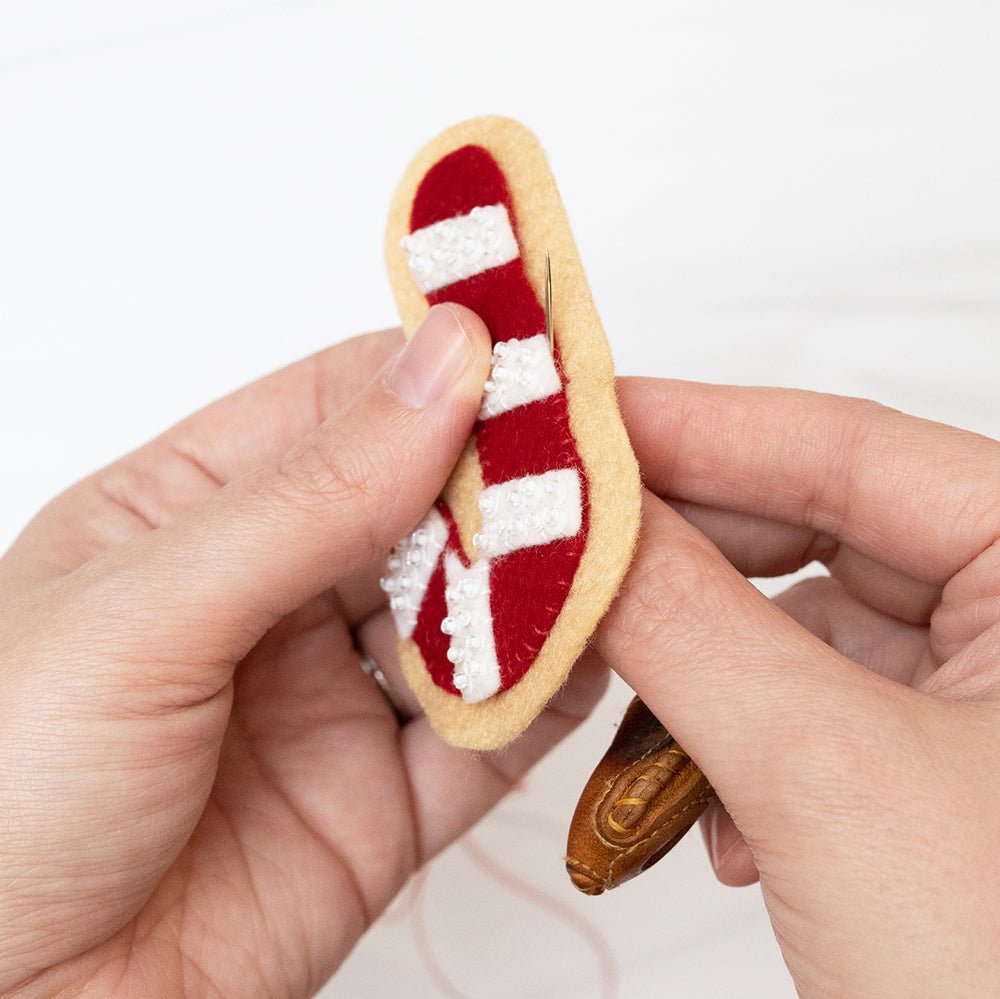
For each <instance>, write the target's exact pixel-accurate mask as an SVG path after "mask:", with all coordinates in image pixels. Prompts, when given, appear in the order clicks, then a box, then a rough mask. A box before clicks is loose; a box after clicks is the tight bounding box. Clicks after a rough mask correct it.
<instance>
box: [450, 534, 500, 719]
mask: <svg viewBox="0 0 1000 999" xmlns="http://www.w3.org/2000/svg"><path fill="white" fill-rule="evenodd" d="M444 571H445V579H446V580H447V587H446V589H445V591H444V598H445V602H446V604H447V606H448V616H447V617H446V618H445V619H444V620H443V621H442V622H441V630H442V631H443V632H444V633H445V634H446V635H448V636H449V637H450V643H449V647H448V659H449V660H450V661H451V663H452V665H453V666H454V672H453V674H452V679H453V682H454V684H455V686H456V687H457V688H458V691H459V693H460V694H461V695H462V700H464V701H465V702H466V703H468V704H474V703H475V702H477V701H482V700H485V699H486V698H487V697H492V696H493V694H495V693H496V692H497V691H498V690H499V689H500V663H499V662H498V661H497V650H496V643H495V642H494V640H493V617H492V614H491V611H490V563H489V559H480V560H479V561H478V562H476V563H475V564H473V565H472V566H471V567H469V568H468V569H467V568H466V567H465V566H464V565H463V564H462V562H461V560H460V559H459V558H458V556H457V555H456V554H455V553H454V552H448V553H447V555H445V560H444Z"/></svg>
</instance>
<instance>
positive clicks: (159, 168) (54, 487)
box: [0, 0, 1000, 999]
mask: <svg viewBox="0 0 1000 999" xmlns="http://www.w3.org/2000/svg"><path fill="white" fill-rule="evenodd" d="M998 51H1000V8H997V6H996V5H995V4H993V3H991V2H974V0H949V2H931V0H840V2H838V3H836V4H830V3H823V4H819V3H810V2H802V0H796V2H793V0H785V2H781V0H757V2H746V0H701V2H698V3H692V2H683V0H640V2H631V3H617V4H614V3H610V4H609V3H602V4H594V3H588V2H578V3H575V4H568V3H567V4H558V5H557V4H546V3H544V2H540V0H531V2H525V0H505V2H503V3H497V4H493V5H486V4H474V3H470V2H468V0H465V2H453V0H449V2H433V0H427V2H424V3H420V4H417V3H413V2H404V0H395V2H381V3H378V2H364V3H362V2H349V0H339V2H338V0H326V2H320V0H312V2H310V0H299V2H285V3H279V2H265V0H197V2H196V0H145V2H143V3H141V4H136V3H132V2H127V0H90V2H88V3H86V4H80V3H73V2H69V0H6V2H4V3H2V4H0V345H2V351H0V455H2V460H3V473H2V475H0V484H2V488H0V542H2V543H3V545H4V546H6V543H8V542H9V541H10V540H11V539H12V538H13V537H14V535H15V534H16V532H17V531H18V530H19V528H20V527H21V526H22V525H23V523H24V522H25V521H26V520H27V519H28V518H29V517H30V516H31V514H32V513H33V512H34V511H35V509H36V508H37V507H38V506H39V505H41V504H42V503H43V502H44V501H45V500H46V499H48V498H49V497H50V496H51V495H53V494H54V493H55V492H57V491H59V490H60V489H62V488H63V487H65V486H66V485H68V484H69V483H71V482H72V481H73V480H74V479H76V478H78V477H80V476H82V475H84V474H85V473H87V472H88V471H90V470H92V469H93V468H95V467H97V466H98V465H100V464H103V463H105V462H108V461H110V460H112V459H114V458H116V457H117V456H119V455H120V454H122V453H123V452H125V451H127V450H129V449H131V448H133V447H134V446H136V445H138V444H140V443H142V442H143V441H144V440H146V439H147V438H148V437H150V436H152V435H154V434H155V433H157V432H158V431H159V430H161V429H163V428H165V427H166V426H168V425H169V424H171V423H173V422H175V421H176V420H177V419H179V418H181V417H183V416H184V415H186V414H187V413H188V412H189V411H192V410H194V409H196V408H199V407H200V406H201V405H203V404H204V403H206V402H208V401H210V400H211V399H212V398H214V397H216V396H218V395H220V394H222V393H224V392H226V391H228V390H230V389H232V388H235V387H237V386H238V385H240V384H242V383H244V382H246V381H247V380H249V379H251V378H254V377H256V376H258V375H261V374H263V373H265V372H267V371H269V370H271V369H273V368H275V367H277V366H280V365H282V364H285V363H287V362H288V361H290V360H292V359H294V358H296V357H299V356H301V355H304V354H307V353H309V352H312V351H313V350H316V349H318V348H320V347H322V346H325V345H326V344H328V343H330V342H332V341H335V340H339V339H342V338H344V337H346V336H348V335H351V334H353V333H355V332H360V331H364V330H369V329H374V328H379V327H383V326H388V325H393V324H394V323H395V309H394V305H393V301H392V297H391V294H390V291H389V287H388V283H387V281H386V278H385V276H384V273H383V268H382V261H381V239H382V228H383V224H384V220H385V214H386V207H387V202H388V199H389V197H390V195H391V192H392V190H393V188H394V186H395V184H396V181H397V179H398V177H399V174H400V173H401V171H402V170H403V168H404V167H405V165H406V164H407V163H408V161H409V159H410V157H411V156H412V154H413V153H414V152H415V151H416V150H417V149H418V148H419V147H420V146H421V145H422V144H423V143H424V142H425V141H426V140H428V139H429V138H431V137H432V136H433V135H435V134H436V133H437V132H438V131H440V130H442V129H443V128H445V127H447V126H448V125H451V124H453V123H455V122H457V121H459V120H461V119H463V118H467V117H471V116H474V115H478V114H483V113H502V114H506V115H509V116H511V117H515V118H518V119H520V120H521V121H523V122H524V123H525V124H527V125H528V126H529V127H531V128H532V129H533V130H534V131H535V132H536V133H537V134H538V136H539V137H540V138H541V140H542V142H543V144H544V145H545V147H546V149H547V151H548V154H549V157H550V161H551V163H552V166H553V169H554V171H555V173H556V177H557V179H558V181H559V183H560V187H561V189H562V193H563V196H564V200H565V202H566V205H567V208H568V211H569V214H570V218H571V221H572V223H573V226H574V230H575V233H576V236H577V240H578V243H579V246H580V250H581V255H582V257H583V260H584V264H585V266H586V267H587V270H588V273H589V276H590V279H591V283H592V287H593V291H594V294H595V297H596V300H597V304H598V307H599V309H600V311H601V313H602V316H603V319H604V322H605V326H606V328H607V330H608V334H609V337H610V339H611V342H612V347H613V349H614V352H615V355H616V358H617V362H618V367H619V370H620V371H622V372H623V373H644V374H663V375H671V376H680V377H685V378H694V379H701V380H710V381H721V382H741V383H768V384H784V385H795V386H802V387H807V388H815V389H822V390H826V391H833V392H838V393H848V394H853V395H864V396H869V397H874V398H877V399H879V400H881V401H883V402H886V403H889V404H891V405H894V406H897V407H899V408H902V409H906V410H909V411H911V412H916V413H919V414H921V415H925V416H930V417H933V418H936V419H941V420H944V421H947V422H951V423H957V424H959V425H963V426H966V427H969V428H972V429H976V430H979V431H981V432H983V433H986V434H989V435H991V436H998V435H1000V406H998V405H997V402H996V399H995V398H994V385H995V382H996V376H997V371H998V364H997V362H998V360H1000V198H998V197H997V186H998V179H1000V120H998V116H1000V112H998V97H1000V57H998ZM556 293H557V294H558V289H557V290H556ZM665 446H669V442H665ZM626 700H627V692H625V691H623V690H622V689H621V688H616V689H615V690H614V691H613V692H612V694H611V695H610V696H609V698H608V700H607V701H606V702H605V703H604V704H603V705H602V707H601V709H600V710H599V711H598V713H597V714H596V715H595V717H594V718H593V719H592V720H591V721H590V722H589V723H588V724H587V725H586V726H584V728H583V729H582V731H581V732H580V733H578V734H577V735H576V736H575V737H574V738H573V739H572V740H571V741H570V742H569V743H568V744H567V745H566V746H565V747H563V749H562V750H560V751H559V752H558V753H557V754H556V755H555V756H553V757H552V758H551V759H550V760H549V761H547V762H546V764H544V765H543V766H542V767H541V768H540V769H539V770H538V771H536V773H535V774H533V775H532V776H531V777H530V778H529V780H528V781H527V783H526V785H525V787H524V788H523V790H522V791H521V792H519V793H518V794H516V795H515V796H513V797H512V798H511V799H510V800H509V801H508V802H507V803H505V804H504V805H503V806H502V807H501V808H500V809H499V810H498V811H497V812H496V813H495V814H494V816H492V817H491V818H490V819H488V820H487V821H486V822H484V823H483V824H482V825H481V826H480V827H479V828H478V829H477V830H476V831H475V832H474V834H473V838H472V841H471V843H469V844H459V845H458V846H456V847H455V848H454V849H453V850H451V851H450V852H449V853H447V854H446V855H444V856H443V857H442V858H441V859H440V860H439V861H438V862H437V863H435V864H434V865H433V866H432V867H431V869H430V871H429V872H428V874H427V877H426V881H425V882H424V883H423V885H422V888H421V889H420V891H419V892H418V891H417V890H416V889H411V890H410V891H408V892H407V893H406V894H405V895H404V896H403V898H402V899H401V900H400V901H399V903H398V904H397V905H396V906H395V907H394V909H393V910H392V911H391V912H390V913H389V914H388V916H387V918H386V919H385V920H383V922H382V924H380V925H379V926H377V927H376V928H375V929H374V930H373V931H372V932H371V933H370V935H369V936H368V937H367V938H366V939H365V940H364V941H363V942H362V944H361V945H360V946H359V948H358V950H357V951H356V952H355V954H354V955H353V957H352V958H351V959H350V960H349V962H348V963H347V965H346V966H345V967H344V968H343V970H342V972H341V974H340V975H339V976H338V977H337V978H335V979H334V981H333V982H332V983H331V984H330V985H329V986H328V990H327V992H325V993H324V995H329V996H350V997H367V996H380V997H381V996H393V995H403V994H405V995H407V996H412V997H414V999H418V997H437V996H442V995H445V996H448V995H465V996H470V997H476V999H479V997H510V996H546V997H559V996H566V997H573V999H589V997H607V996H611V995H618V996H620V997H626V999H630V997H640V999H642V997H646V996H654V995H672V996H678V997H683V999H705V997H715V996H726V997H730V996H745V997H769V999H773V997H778V999H781V997H790V996H792V995H793V989H792V987H791V984H790V982H789V980H788V978H787V975H786V972H785V970H784V967H783V965H782V963H781V958H780V955H779V953H778V951H777V948H776V946H775V944H774V942H773V939H772V937H771V934H770V931H769V927H768V924H767V920H766V916H765V914H764V912H763V908H762V905H761V901H760V896H759V893H758V891H757V890H756V889H755V888H750V889H745V890H729V889H723V888H720V887H719V886H717V885H716V884H715V883H714V882H713V879H712V877H711V873H710V871H709V868H708V864H707V861H706V860H705V857H704V855H703V852H702V849H701V845H700V842H699V841H698V839H697V838H696V837H690V838H689V840H688V841H685V843H684V844H683V845H682V847H681V848H679V849H678V851H677V852H676V853H675V854H674V855H673V856H672V857H671V858H670V859H668V860H667V861H664V862H663V863H662V864H661V865H660V866H659V867H658V868H656V869H655V870H654V871H653V872H651V873H650V874H648V875H646V876H644V878H642V879H640V880H639V881H638V882H634V883H633V884H631V885H628V886H625V887H623V888H622V889H621V890H620V891H619V892H616V893H613V894H612V895H610V896H605V897H602V898H599V899H587V898H584V897H582V896H577V895H576V894H575V893H574V892H573V891H572V889H571V888H570V887H569V886H568V882H567V880H566V878H565V875H564V874H563V871H562V865H561V860H560V857H561V852H562V849H563V840H564V835H565V827H566V824H567V822H568V819H569V815H570V814H571V812H572V808H573V805H574V803H575V800H576V795H577V793H578V791H579V789H580V786H581V785H582V782H583V780H584V779H585V777H586V775H587V774H588V773H589V771H590V768H591V766H592V764H593V762H594V761H595V760H596V759H597V757H598V756H599V755H600V753H601V752H603V749H604V748H605V745H606V743H607V741H608V740H609V738H610V735H611V732H612V726H613V723H614V721H615V719H616V717H617V715H618V712H619V710H620V709H621V708H622V707H623V705H624V703H625V701H626ZM483 850H485V852H486V853H487V855H488V856H490V857H492V858H493V860H494V861H496V862H498V863H500V864H501V865H503V867H504V868H505V869H506V870H507V872H508V873H507V874H506V875H503V876H500V877H498V875H497V873H496V872H495V871H486V870H484V868H483V866H482V864H481V863H479V862H477V859H476V858H477V857H478V853H477V852H476V851H483ZM514 879H520V881H523V882H525V883H526V884H527V885H530V886H531V888H532V890H535V891H538V892H540V893H541V897H540V898H534V897H528V895H527V894H526V893H525V891H523V890H521V888H520V887H519V882H518V881H516V880H514ZM845 959H849V956H845ZM442 976H445V977H446V978H447V979H448V981H450V982H451V983H452V984H451V985H448V984H446V983H445V982H444V980H443V978H442Z"/></svg>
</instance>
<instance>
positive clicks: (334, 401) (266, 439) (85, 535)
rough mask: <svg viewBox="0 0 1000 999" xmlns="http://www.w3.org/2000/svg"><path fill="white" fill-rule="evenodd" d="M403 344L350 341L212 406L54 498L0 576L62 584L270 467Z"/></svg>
mask: <svg viewBox="0 0 1000 999" xmlns="http://www.w3.org/2000/svg"><path fill="white" fill-rule="evenodd" d="M402 343H403V334H402V331H401V330H386V331H384V332H381V333H371V334H368V335H366V336H360V337H355V338H354V339H351V340H346V341H344V342H343V343H339V344H336V345H335V346H333V347H330V348H328V349H327V350H324V351H321V352H320V353H318V354H315V355H313V356H312V357H308V358H305V359H303V360H301V361H298V362H296V363H295V364H292V365H289V366H288V367H286V368H283V369H282V370H280V371H276V372H274V373H272V374H270V375H268V376H266V377H265V378H262V379H260V380H259V381H256V382H254V383H252V384H250V385H247V386H245V387H243V388H242V389H240V390H238V391H237V392H234V393H232V394H231V395H229V396H226V397H225V398H223V399H220V400H218V401H216V402H214V403H212V404H211V405H209V406H207V407H206V408H205V409H203V410H201V411H200V412H198V413H195V414H194V415H193V416H190V417H188V418H187V419H185V420H184V421H182V422H181V423H179V424H178V425H177V426H175V427H173V428H172V429H170V430H168V431H167V432H166V433H164V434H163V435H162V436H160V437H158V438H156V439H155V440H153V441H151V442H150V443H148V444H146V445H145V446H143V447H141V448H139V449H138V450H137V451H134V452H133V453H132V454H129V455H127V456H125V457H124V458H122V459H120V460H119V461H116V462H114V463H113V464H111V465H109V466H108V467H107V468H104V469H101V470H100V471H98V472H96V473H94V474H93V475H91V476H89V477H88V478H86V479H84V480H83V481H81V482H79V483H77V484H76V485H75V486H73V487H72V488H70V489H68V490H67V491H66V492H64V493H63V494H62V495H60V496H58V497H56V498H55V499H54V500H53V501H52V502H51V503H49V504H48V505H47V506H46V507H45V508H44V509H43V510H42V511H41V512H40V513H39V514H38V516H37V517H36V518H35V519H34V520H33V521H32V522H31V523H30V524H29V525H28V526H27V527H26V528H25V530H24V531H23V532H22V534H21V536H20V537H19V538H18V539H17V540H16V541H15V543H14V545H13V546H12V547H11V549H10V551H9V552H8V553H7V555H6V556H5V557H4V559H3V561H2V563H0V573H2V574H3V578H4V579H7V580H10V579H12V578H14V577H15V576H16V577H17V578H19V579H22V580H26V579H38V578H41V577H52V576H57V575H62V574H63V573H64V572H68V571H71V570H72V569H75V568H77V567H78V566H80V565H82V564H83V563H84V562H86V561H87V560H88V559H90V558H91V557H93V555H95V554H96V553H97V552H99V551H102V550H104V549H105V548H108V547H110V546H112V545H115V544H120V543H122V542H124V541H127V540H129V539H130V538H133V537H136V536H138V535H141V534H145V533H146V532H147V531H149V530H150V529H154V528H158V527H162V526H164V525H165V524H168V523H170V522H171V521H172V520H174V519H175V518H176V517H178V516H180V515H181V514H182V513H184V512H185V511H187V510H190V509H192V508H194V507H196V506H198V505H199V504H201V503H203V502H205V500H207V499H208V498H209V497H210V496H211V495H212V494H214V493H215V492H216V491H217V490H218V489H219V488H220V486H222V485H224V484H225V483H227V482H231V481H232V480H234V479H237V478H239V477H240V476H242V475H246V474H247V473H249V472H251V471H253V470H255V469H258V468H261V467H268V466H274V465H275V464H276V463H277V462H278V461H280V460H281V458H282V457H283V456H284V454H285V452H286V451H287V450H288V449H289V448H290V447H291V446H292V445H293V444H294V443H295V442H296V441H298V440H301V439H302V438H303V437H304V436H306V434H308V433H310V432H311V431H313V430H315V429H316V428H317V427H318V426H320V425H321V424H322V423H323V421H324V420H326V419H327V418H328V417H330V416H331V415H332V414H334V413H336V412H338V411H339V410H341V409H343V408H344V407H345V406H346V405H347V404H348V403H349V402H350V401H351V400H352V399H354V398H355V397H356V396H357V395H358V394H359V393H360V392H361V391H362V390H363V389H364V388H365V386H366V385H367V384H368V383H369V382H370V381H371V379H372V378H373V377H374V376H375V375H376V373H377V372H378V371H379V369H380V368H381V367H382V366H383V365H384V364H385V363H386V362H387V361H388V360H389V358H390V357H391V356H392V355H393V354H394V353H395V352H396V351H397V350H399V348H400V346H401V345H402Z"/></svg>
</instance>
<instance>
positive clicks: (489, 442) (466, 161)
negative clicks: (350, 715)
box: [410, 146, 589, 695]
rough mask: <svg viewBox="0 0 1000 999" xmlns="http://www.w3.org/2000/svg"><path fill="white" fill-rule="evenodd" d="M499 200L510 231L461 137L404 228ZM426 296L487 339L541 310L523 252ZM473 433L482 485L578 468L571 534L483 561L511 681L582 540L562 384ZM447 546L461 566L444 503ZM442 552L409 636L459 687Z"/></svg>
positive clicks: (567, 581) (513, 334)
mask: <svg viewBox="0 0 1000 999" xmlns="http://www.w3.org/2000/svg"><path fill="white" fill-rule="evenodd" d="M498 203H502V204H504V205H505V206H506V207H507V212H508V215H509V216H510V219H511V225H512V228H513V230H514V233H515V235H516V234H517V220H516V218H515V216H514V208H513V202H512V200H511V197H510V193H509V190H508V188H507V183H506V181H505V179H504V177H503V174H502V172H501V171H500V168H499V167H498V166H497V164H496V162H495V161H494V160H493V158H492V156H490V154H489V153H488V152H487V151H486V150H485V149H482V148H481V147H479V146H464V147H462V148H461V149H457V150H455V151H454V152H452V153H450V154H449V155H448V156H446V157H444V158H443V159H441V160H440V161H439V162H438V163H436V164H435V165H434V166H433V167H432V168H431V169H430V170H429V171H428V172H427V174H426V175H425V177H424V179H423V181H422V182H421V184H420V186H419V188H418V191H417V194H416V197H415V198H414V202H413V208H412V212H411V217H410V219H411V226H410V229H411V232H412V231H415V230H417V229H421V228H423V227H425V226H428V225H431V224H433V223H435V222H440V221H442V220H444V219H448V218H453V217H455V216H458V215H467V214H469V212H471V211H472V209H473V208H476V207H478V206H480V205H482V206H485V205H495V204H498ZM428 301H429V303H430V304H435V303H437V302H457V303H460V304H462V305H466V306H468V307H469V308H471V309H473V310H474V311H475V312H477V313H478V314H479V315H480V316H481V317H482V318H483V320H484V321H485V322H486V324H487V326H488V328H489V330H490V333H491V335H492V337H493V342H494V343H497V342H501V341H506V340H513V339H524V338H527V337H531V336H536V335H537V334H538V333H540V332H542V331H543V330H544V327H545V311H544V308H543V306H542V305H541V303H540V302H539V301H538V298H537V296H536V295H535V292H534V290H533V288H532V286H531V284H530V283H529V281H528V278H527V275H526V274H525V272H524V266H523V261H522V258H521V257H520V256H519V257H518V258H517V259H515V260H512V261H510V262H509V263H507V264H504V265H502V266H500V267H495V268H492V269H491V270H488V271H485V272H484V273H482V274H478V275H476V276H475V277H471V278H468V279H466V280H462V281H457V282H455V283H453V284H451V285H448V286H447V287H445V288H442V289H440V290H438V291H435V292H433V293H432V294H431V295H428ZM474 432H475V435H476V440H477V449H478V453H479V460H480V464H481V466H482V474H483V481H484V483H485V485H486V486H490V485H494V484H498V483H502V482H506V481H508V480H510V479H515V478H520V477H522V476H525V475H540V474H543V473H544V472H548V471H552V470H554V469H564V468H574V469H576V470H577V471H578V472H579V474H580V479H581V489H582V503H583V523H582V527H581V529H580V531H579V532H578V533H577V534H576V535H575V536H574V537H572V538H569V539H565V540H560V541H555V542H552V543H550V544H547V545H541V546H536V547H531V548H524V549H521V550H519V551H515V552H512V553H511V554H509V555H506V556H504V557H503V558H499V559H497V560H495V561H494V562H493V563H492V564H491V569H490V591H491V608H490V609H491V613H492V617H493V633H494V642H495V645H496V651H497V658H498V660H499V663H500V675H501V689H504V690H506V689H508V688H509V687H511V686H513V685H514V684H515V683H517V682H518V680H520V679H521V678H522V677H523V676H524V675H525V674H526V673H527V672H528V670H529V669H530V668H531V665H532V663H533V662H534V661H535V658H536V657H537V655H538V653H539V652H540V651H541V648H542V646H543V645H544V643H545V640H546V638H547V637H548V635H549V632H550V631H551V630H552V627H553V625H554V624H555V621H556V618H557V617H558V615H559V612H560V610H561V609H562V606H563V603H564V602H565V600H566V596H567V594H568V593H569V590H570V587H571V585H572V583H573V578H574V576H575V574H576V570H577V568H578V567H579V564H580V559H581V558H582V556H583V551H584V548H585V547H586V541H587V531H588V526H589V517H588V509H587V492H588V490H587V481H586V478H585V475H584V468H583V463H582V461H581V459H580V455H579V453H578V451H577V448H576V444H575V442H574V440H573V435H572V433H571V430H570V422H569V410H568V404H567V400H566V395H565V392H561V393H559V394H556V395H553V396H550V397H548V398H546V399H542V400H539V401H536V402H532V403H529V404H527V405H524V406H520V407H518V408H516V409H513V410H511V411H509V412H506V413H502V414H500V415H498V416H495V417H493V418H491V419H487V420H481V421H479V422H478V423H477V424H476V427H475V431H474ZM439 509H441V511H442V513H443V514H444V515H445V517H446V520H447V521H448V523H449V524H450V528H451V538H450V540H449V543H448V547H449V549H451V550H452V551H456V552H457V553H458V554H459V555H460V557H461V558H462V560H463V563H464V564H466V565H468V560H467V559H466V557H465V554H464V552H463V551H462V548H461V545H460V543H459V542H458V534H457V528H456V527H455V524H454V520H453V518H452V516H451V513H450V511H448V510H447V508H446V507H445V506H444V505H443V504H439ZM444 589H445V574H444V569H443V557H442V560H441V562H439V564H438V566H437V568H436V569H435V572H434V574H433V576H432V578H431V582H430V586H429V588H428V591H427V594H426V596H425V598H424V602H423V605H422V607H421V611H420V614H419V616H418V624H417V628H416V630H415V632H414V635H413V638H414V641H415V642H416V643H417V645H418V647H419V648H420V651H421V655H422V656H423V658H424V661H425V664H426V666H427V669H428V672H429V674H430V676H431V678H432V679H433V681H434V682H435V683H436V684H437V686H439V687H440V688H441V689H443V690H446V691H448V692H449V693H452V694H456V695H457V694H458V693H459V692H458V691H457V690H456V688H455V686H454V684H453V682H452V675H453V669H454V667H453V665H452V663H451V662H450V661H449V660H448V657H447V653H448V647H449V640H448V638H447V636H446V635H444V634H443V633H442V632H441V629H440V623H441V621H442V620H443V618H444V617H445V616H446V614H447V607H446V601H445V597H444Z"/></svg>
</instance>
